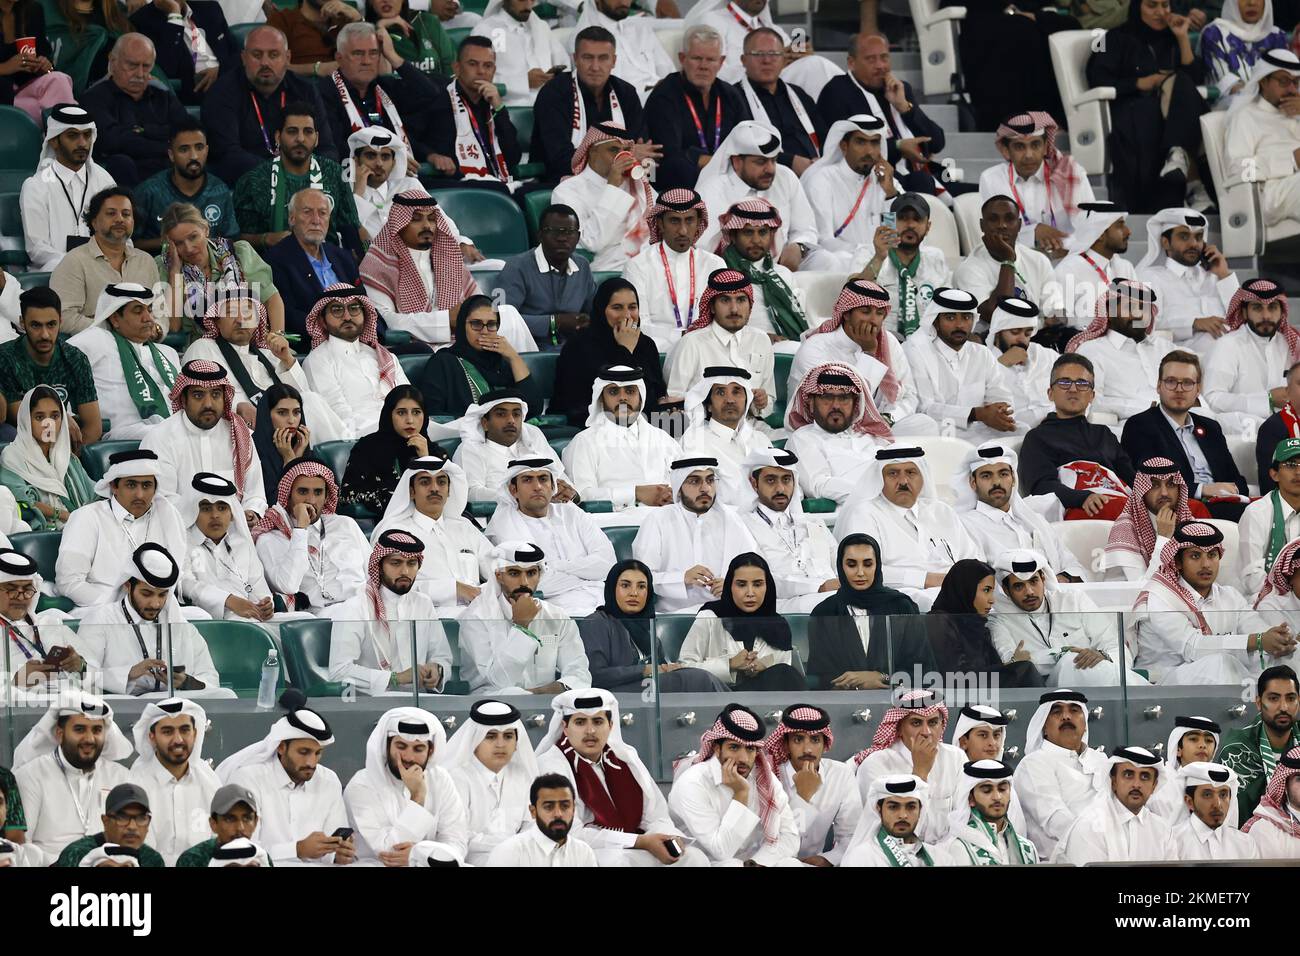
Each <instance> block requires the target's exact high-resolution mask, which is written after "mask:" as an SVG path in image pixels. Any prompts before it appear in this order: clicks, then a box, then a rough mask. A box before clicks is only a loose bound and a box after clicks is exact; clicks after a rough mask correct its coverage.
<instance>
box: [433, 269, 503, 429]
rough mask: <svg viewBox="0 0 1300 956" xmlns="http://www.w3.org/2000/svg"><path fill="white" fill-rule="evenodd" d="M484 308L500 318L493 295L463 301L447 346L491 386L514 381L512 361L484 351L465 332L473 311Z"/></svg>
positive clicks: (477, 296) (498, 354)
mask: <svg viewBox="0 0 1300 956" xmlns="http://www.w3.org/2000/svg"><path fill="white" fill-rule="evenodd" d="M482 308H487V309H490V310H491V311H492V314H493V316H495V317H496V318H497V319H498V320H500V316H498V315H497V310H496V307H495V306H494V305H493V303H492V297H491V296H486V295H472V296H470V297H469V298H468V299H466V300H465V301H464V302H462V303H461V306H460V311H459V312H458V313H456V328H455V335H454V336H453V337H452V340H451V345H449V346H448V347H447V351H448V352H450V353H451V354H452V355H454V356H456V357H457V358H462V359H464V360H465V361H466V362H469V363H470V364H471V365H473V366H474V367H475V368H476V369H478V370H479V373H480V374H481V375H482V376H483V377H484V378H486V379H487V380H488V385H489V386H493V385H496V384H499V383H500V382H502V381H506V382H513V381H514V376H513V375H512V374H511V373H510V363H509V362H508V361H506V359H505V358H503V357H502V356H501V355H500V353H497V352H484V351H482V350H480V349H476V348H474V346H472V345H470V344H469V336H468V335H467V334H466V332H465V323H466V322H468V321H469V317H470V314H471V313H473V312H474V311H475V310H476V309H482ZM421 404H423V402H421Z"/></svg>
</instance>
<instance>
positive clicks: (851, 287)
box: [808, 279, 899, 402]
mask: <svg viewBox="0 0 1300 956" xmlns="http://www.w3.org/2000/svg"><path fill="white" fill-rule="evenodd" d="M855 286H856V287H857V288H855ZM859 289H865V290H868V291H870V292H875V293H877V294H878V295H881V296H884V301H883V302H882V301H881V300H880V299H878V298H873V297H872V296H869V295H863V294H862V292H861V291H859ZM865 305H874V306H882V305H883V306H884V309H885V315H886V316H888V315H889V293H888V292H887V291H885V289H884V288H883V287H882V286H879V285H877V284H876V283H874V282H871V281H869V280H867V279H853V280H851V281H849V282H847V283H845V285H844V288H843V289H841V290H840V294H839V298H837V299H836V300H835V306H834V308H832V309H831V317H830V318H829V319H827V320H826V321H825V322H823V323H822V324H821V325H819V326H817V328H815V329H813V330H812V331H811V332H810V333H808V334H809V337H810V338H811V337H812V336H814V335H825V334H826V333H827V332H834V331H835V330H836V329H838V328H839V327H840V326H842V325H843V324H844V316H846V315H848V314H849V313H850V312H852V311H853V310H854V309H860V308H862V307H863V306H865ZM892 338H893V336H891V335H890V334H889V333H888V332H887V331H885V323H884V322H881V323H880V332H879V333H878V334H877V335H876V353H875V358H876V361H878V362H880V363H881V364H882V365H884V366H885V368H887V369H888V371H887V372H885V377H884V378H882V379H881V380H880V394H882V395H884V396H885V399H886V400H887V401H889V402H896V401H898V389H899V384H898V376H897V375H895V374H894V364H893V362H891V361H890V359H889V348H890V343H891V340H892Z"/></svg>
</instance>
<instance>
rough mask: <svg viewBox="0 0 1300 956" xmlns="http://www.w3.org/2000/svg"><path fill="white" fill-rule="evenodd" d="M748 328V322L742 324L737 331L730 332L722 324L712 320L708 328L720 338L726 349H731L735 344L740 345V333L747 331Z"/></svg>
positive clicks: (715, 336) (720, 342) (716, 337)
mask: <svg viewBox="0 0 1300 956" xmlns="http://www.w3.org/2000/svg"><path fill="white" fill-rule="evenodd" d="M747 328H749V324H748V323H746V324H745V325H742V326H741V327H740V328H739V329H737V330H736V331H735V332H728V331H727V330H726V329H724V328H723V327H722V326H720V325H718V323H717V322H710V323H709V325H708V330H709V331H710V332H711V333H713V337H714V338H715V339H717V340H718V343H719V344H720V345H721V346H722V347H723V348H724V349H730V348H731V347H732V346H733V345H736V346H739V345H740V333H741V332H743V331H745V329H747Z"/></svg>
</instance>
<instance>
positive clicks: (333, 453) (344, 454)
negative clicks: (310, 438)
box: [315, 441, 356, 485]
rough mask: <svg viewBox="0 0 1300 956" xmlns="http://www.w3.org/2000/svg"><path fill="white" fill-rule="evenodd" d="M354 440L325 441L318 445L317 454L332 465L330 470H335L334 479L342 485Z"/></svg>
mask: <svg viewBox="0 0 1300 956" xmlns="http://www.w3.org/2000/svg"><path fill="white" fill-rule="evenodd" d="M355 444H356V442H354V441H323V442H321V443H320V444H319V445H317V446H315V447H316V454H318V455H320V460H321V461H323V462H325V464H327V465H329V466H330V471H332V472H334V480H335V481H336V482H338V483H339V484H340V485H341V484H343V473H344V472H345V471H347V468H348V456H349V455H351V454H352V446H353V445H355Z"/></svg>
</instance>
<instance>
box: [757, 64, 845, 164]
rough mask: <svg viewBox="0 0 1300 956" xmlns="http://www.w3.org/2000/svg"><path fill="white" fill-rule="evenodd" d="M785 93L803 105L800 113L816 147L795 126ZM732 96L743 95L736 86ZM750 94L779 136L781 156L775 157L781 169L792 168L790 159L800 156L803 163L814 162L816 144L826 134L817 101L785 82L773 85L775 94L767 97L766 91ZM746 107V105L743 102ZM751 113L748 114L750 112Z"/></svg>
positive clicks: (791, 109)
mask: <svg viewBox="0 0 1300 956" xmlns="http://www.w3.org/2000/svg"><path fill="white" fill-rule="evenodd" d="M787 91H793V92H794V95H795V96H797V97H798V98H799V102H800V103H801V104H803V108H804V110H806V111H807V113H808V119H809V121H810V122H811V123H812V125H813V134H814V135H815V136H816V137H817V143H814V142H813V141H812V139H811V138H810V137H809V136H808V132H807V131H806V130H805V129H804V128H803V124H802V123H801V122H799V116H798V114H797V113H795V111H794V107H793V106H791V105H790V94H789V92H787ZM736 92H738V93H739V94H740V95H741V96H742V97H743V96H744V95H745V91H744V90H742V89H741V87H740V84H739V83H737V84H736ZM754 92H755V94H756V95H757V96H758V101H759V103H761V104H762V106H763V109H765V110H766V111H767V118H768V119H769V120H771V123H772V125H773V126H775V127H776V131H777V132H778V133H780V134H781V155H780V156H778V157H777V160H778V162H780V163H781V165H782V166H792V165H793V164H794V157H796V156H803V157H804V158H805V159H816V158H817V155H818V152H819V151H820V150H819V148H818V145H817V144H819V143H824V142H826V131H827V129H828V126H827V124H826V121H825V120H823V119H822V114H821V110H819V109H818V108H817V101H816V100H814V99H813V98H812V97H811V96H809V95H808V94H807V93H805V92H804V91H803V87H801V86H796V85H794V84H793V83H786V81H785V80H782V79H778V80H777V81H776V92H775V93H769V92H767V90H763V89H759V88H758V87H754ZM745 102H746V103H748V102H749V101H748V100H746V101H745ZM751 112H752V110H751Z"/></svg>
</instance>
